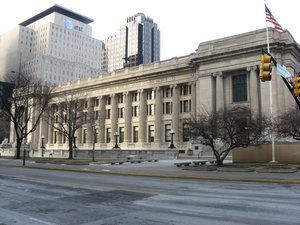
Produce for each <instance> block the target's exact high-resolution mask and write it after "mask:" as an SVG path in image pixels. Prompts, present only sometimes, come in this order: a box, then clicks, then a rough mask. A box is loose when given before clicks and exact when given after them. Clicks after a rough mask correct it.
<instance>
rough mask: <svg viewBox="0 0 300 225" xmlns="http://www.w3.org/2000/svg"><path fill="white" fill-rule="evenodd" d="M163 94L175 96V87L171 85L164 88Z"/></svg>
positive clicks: (166, 96)
mask: <svg viewBox="0 0 300 225" xmlns="http://www.w3.org/2000/svg"><path fill="white" fill-rule="evenodd" d="M163 95H164V97H165V98H169V97H172V96H173V89H172V88H170V87H166V88H164V92H163Z"/></svg>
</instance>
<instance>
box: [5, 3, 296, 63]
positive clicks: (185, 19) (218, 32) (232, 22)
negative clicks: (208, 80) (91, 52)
mask: <svg viewBox="0 0 300 225" xmlns="http://www.w3.org/2000/svg"><path fill="white" fill-rule="evenodd" d="M55 4H58V5H60V6H62V7H65V8H67V9H70V10H72V11H74V12H76V13H79V14H81V15H83V16H87V17H89V18H91V19H93V20H94V22H93V23H91V24H90V25H91V26H92V29H93V34H92V36H93V37H94V38H97V39H100V40H102V41H105V38H106V37H107V36H110V35H113V34H115V33H116V32H117V30H118V29H119V27H120V25H121V24H122V23H123V22H125V21H126V18H127V17H128V16H131V15H134V14H135V13H137V12H142V13H144V14H145V15H146V16H148V17H150V18H152V19H153V20H154V22H155V23H157V24H158V28H159V29H160V32H161V60H164V59H169V58H172V57H175V56H183V55H187V54H190V53H192V52H194V51H195V50H196V49H197V47H198V44H199V43H201V42H205V41H210V40H214V39H218V38H222V37H226V36H230V35H235V34H240V33H244V32H248V31H252V30H256V29H261V28H265V27H266V22H265V10H264V0H147V1H146V0H84V1H81V0H56V1H55V0H9V1H5V3H3V4H2V5H1V8H0V21H1V26H0V34H3V33H5V32H7V31H9V30H10V29H12V28H14V27H16V26H17V25H18V24H19V23H21V22H23V21H25V20H27V19H28V18H30V17H32V16H34V15H36V14H38V13H40V12H42V11H44V10H45V9H48V8H50V7H51V6H53V5H55ZM267 5H268V7H269V9H270V11H271V12H272V14H273V15H274V17H275V18H276V20H277V21H278V22H279V23H280V24H281V26H282V27H283V29H287V30H289V31H290V33H291V34H292V35H293V37H294V39H295V40H296V41H297V42H298V43H299V42H300V28H299V22H300V17H299V9H300V7H299V6H300V1H299V0H267ZM270 26H271V25H270Z"/></svg>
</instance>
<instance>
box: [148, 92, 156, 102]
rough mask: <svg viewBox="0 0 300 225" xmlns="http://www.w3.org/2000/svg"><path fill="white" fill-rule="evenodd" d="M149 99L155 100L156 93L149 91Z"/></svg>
mask: <svg viewBox="0 0 300 225" xmlns="http://www.w3.org/2000/svg"><path fill="white" fill-rule="evenodd" d="M147 99H148V100H150V99H155V91H154V90H150V91H147Z"/></svg>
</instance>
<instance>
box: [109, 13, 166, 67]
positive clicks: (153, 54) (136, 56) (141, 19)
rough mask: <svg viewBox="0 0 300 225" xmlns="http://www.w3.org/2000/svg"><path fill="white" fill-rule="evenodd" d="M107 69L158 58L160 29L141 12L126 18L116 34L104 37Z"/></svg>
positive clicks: (129, 65)
mask: <svg viewBox="0 0 300 225" xmlns="http://www.w3.org/2000/svg"><path fill="white" fill-rule="evenodd" d="M106 49H107V66H108V71H113V70H116V69H120V68H124V67H131V66H137V65H140V64H148V63H152V62H155V61H159V60H160V31H159V29H158V27H157V24H156V23H154V22H153V19H151V18H149V17H146V16H145V15H144V14H143V13H137V14H135V15H134V16H130V17H128V18H127V20H126V23H124V24H123V25H122V26H121V27H120V29H119V31H118V33H117V34H115V35H112V36H110V37H108V38H107V39H106Z"/></svg>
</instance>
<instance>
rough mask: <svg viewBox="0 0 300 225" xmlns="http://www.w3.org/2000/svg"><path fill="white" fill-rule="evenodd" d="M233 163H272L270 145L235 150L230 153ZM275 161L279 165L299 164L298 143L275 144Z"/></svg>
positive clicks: (299, 150) (299, 152) (299, 148)
mask: <svg viewBox="0 0 300 225" xmlns="http://www.w3.org/2000/svg"><path fill="white" fill-rule="evenodd" d="M232 161H233V162H235V163H253V162H261V163H266V162H270V161H272V145H271V144H268V145H259V146H251V147H248V148H236V149H233V151H232ZM275 161H277V162H279V163H300V143H280V144H275Z"/></svg>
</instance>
